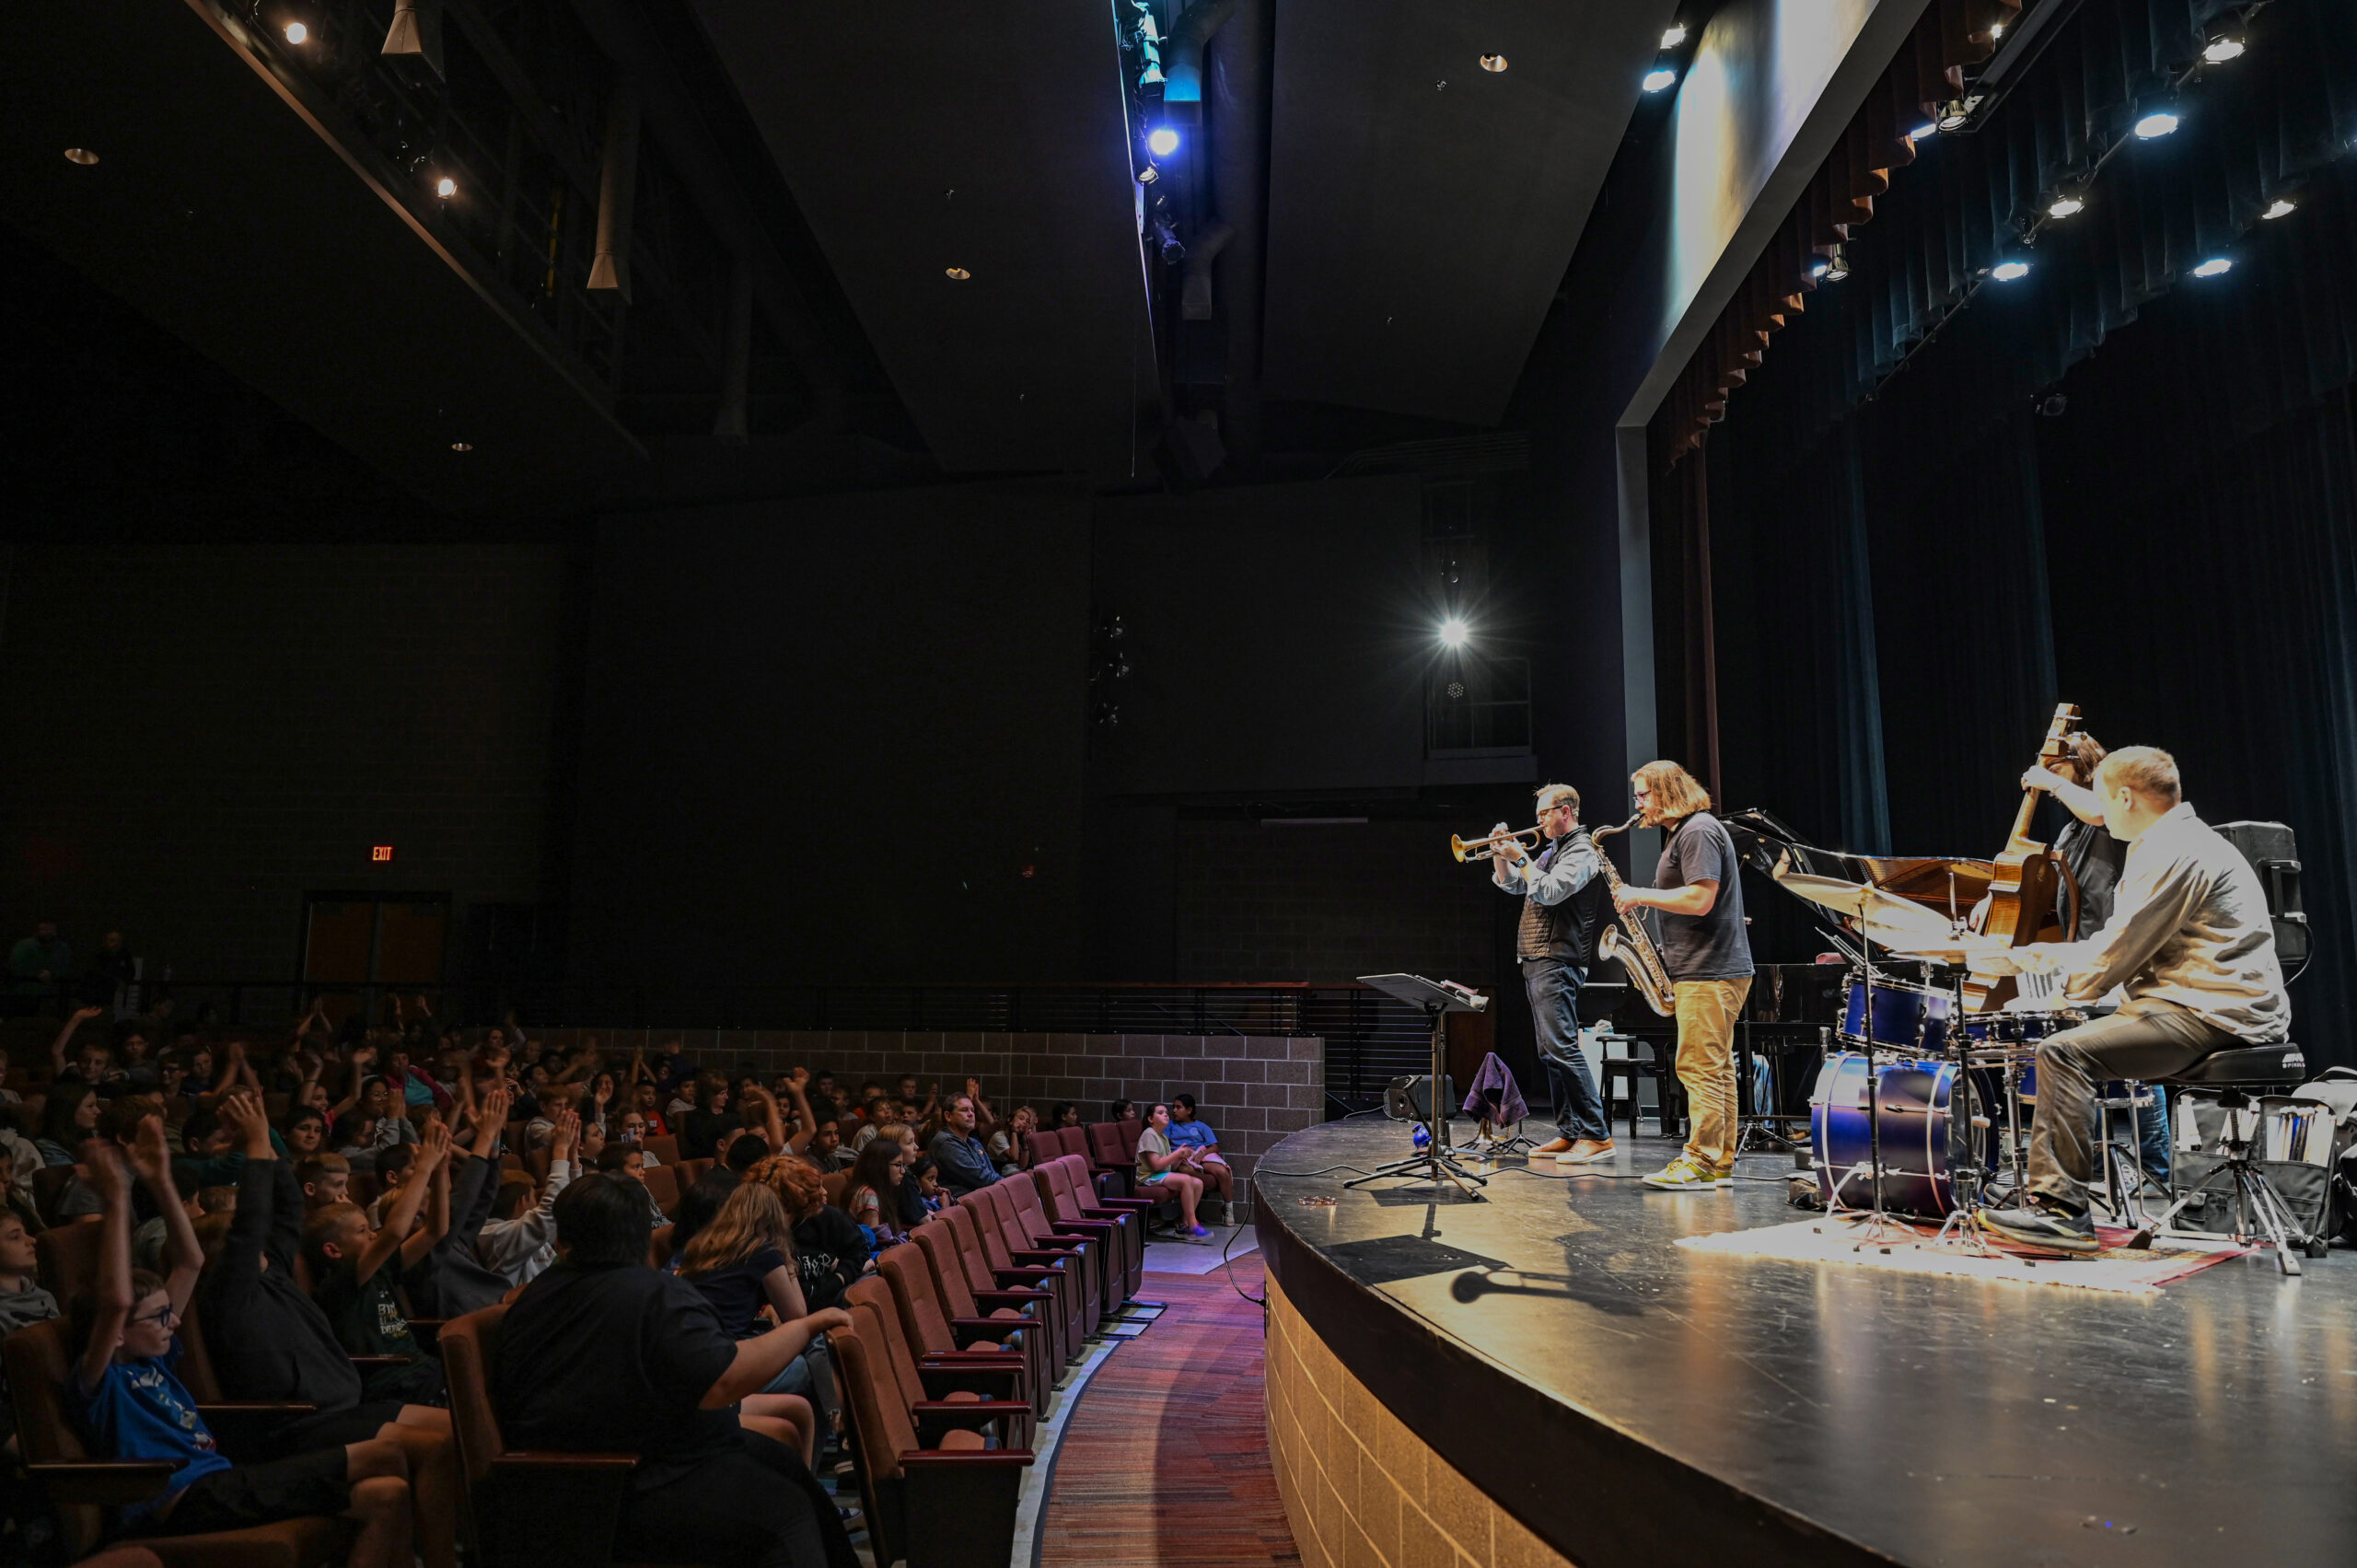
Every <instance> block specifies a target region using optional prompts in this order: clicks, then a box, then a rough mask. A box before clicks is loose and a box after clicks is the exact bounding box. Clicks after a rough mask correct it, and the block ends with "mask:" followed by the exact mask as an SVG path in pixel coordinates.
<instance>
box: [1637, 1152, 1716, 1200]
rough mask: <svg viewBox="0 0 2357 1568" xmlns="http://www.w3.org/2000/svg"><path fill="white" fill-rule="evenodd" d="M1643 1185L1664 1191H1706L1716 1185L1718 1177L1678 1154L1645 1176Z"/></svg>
mask: <svg viewBox="0 0 2357 1568" xmlns="http://www.w3.org/2000/svg"><path fill="white" fill-rule="evenodd" d="M1645 1185H1646V1186H1648V1187H1655V1188H1658V1189H1660V1190H1661V1191H1664V1192H1707V1191H1711V1189H1713V1187H1716V1186H1717V1185H1718V1179H1717V1178H1716V1177H1715V1176H1713V1174H1712V1173H1711V1172H1710V1171H1707V1170H1705V1169H1703V1168H1702V1167H1701V1166H1699V1165H1697V1164H1695V1163H1694V1162H1693V1161H1692V1160H1690V1159H1688V1158H1687V1157H1686V1156H1684V1155H1680V1156H1678V1157H1677V1158H1676V1159H1674V1160H1672V1161H1670V1162H1669V1164H1667V1165H1666V1166H1665V1167H1662V1168H1661V1169H1659V1170H1657V1171H1655V1172H1654V1173H1653V1174H1652V1175H1651V1176H1648V1177H1646V1178H1645Z"/></svg>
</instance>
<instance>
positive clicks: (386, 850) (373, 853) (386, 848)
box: [368, 844, 393, 865]
mask: <svg viewBox="0 0 2357 1568" xmlns="http://www.w3.org/2000/svg"><path fill="white" fill-rule="evenodd" d="M368 858H369V859H370V860H373V861H376V862H377V864H379V865H382V864H384V863H385V862H387V861H389V860H391V859H392V858H393V846H392V845H390V844H370V845H369V846H368Z"/></svg>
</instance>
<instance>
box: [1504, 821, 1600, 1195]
mask: <svg viewBox="0 0 2357 1568" xmlns="http://www.w3.org/2000/svg"><path fill="white" fill-rule="evenodd" d="M1524 831H1525V832H1528V831H1529V830H1528V829H1525V830H1524ZM1538 833H1539V837H1540V838H1541V840H1542V841H1543V847H1541V848H1540V849H1539V850H1538V854H1537V855H1536V856H1535V857H1534V856H1533V855H1532V854H1530V853H1529V852H1527V851H1526V850H1525V849H1524V848H1523V847H1522V842H1521V841H1520V840H1519V839H1517V838H1515V837H1514V836H1513V835H1511V834H1509V833H1508V832H1507V831H1506V825H1505V824H1504V822H1501V823H1499V824H1498V825H1497V827H1496V829H1495V830H1492V833H1491V835H1490V837H1491V839H1492V842H1494V843H1495V844H1496V846H1497V847H1496V849H1495V850H1494V851H1493V852H1492V860H1493V861H1494V863H1495V869H1494V870H1493V871H1492V874H1491V880H1492V881H1493V882H1495V883H1496V884H1497V885H1498V886H1499V887H1501V888H1503V889H1505V890H1506V891H1507V892H1509V893H1512V894H1515V896H1516V897H1518V898H1520V899H1521V900H1522V925H1521V928H1520V929H1519V931H1517V933H1516V934H1515V957H1516V958H1519V959H1520V960H1521V962H1522V984H1523V989H1524V990H1525V991H1526V992H1527V993H1528V994H1529V997H1530V1019H1531V1023H1532V1025H1533V1026H1534V1027H1535V1028H1536V1029H1537V1031H1538V1060H1539V1062H1540V1063H1541V1064H1542V1065H1544V1066H1545V1067H1546V1069H1547V1082H1548V1085H1549V1087H1550V1090H1551V1091H1552V1092H1553V1095H1554V1098H1555V1131H1556V1133H1557V1136H1556V1138H1555V1139H1554V1141H1553V1142H1551V1143H1546V1144H1539V1145H1538V1150H1537V1151H1536V1152H1537V1153H1538V1154H1540V1155H1552V1156H1555V1163H1556V1164H1558V1165H1591V1164H1595V1163H1597V1162H1599V1161H1606V1160H1609V1159H1611V1157H1612V1126H1611V1123H1610V1122H1608V1121H1606V1120H1605V1117H1604V1099H1603V1097H1602V1096H1600V1095H1598V1094H1597V1093H1596V1077H1595V1074H1592V1073H1590V1072H1589V1071H1588V1065H1587V1058H1586V1057H1585V1056H1583V1055H1581V1054H1580V1020H1579V996H1580V987H1581V986H1582V985H1584V984H1585V983H1586V981H1587V970H1588V966H1589V965H1590V964H1592V963H1593V962H1595V959H1596V928H1597V927H1598V926H1599V925H1601V924H1602V923H1603V922H1604V918H1605V907H1606V905H1607V904H1608V902H1609V901H1610V894H1609V892H1608V890H1607V889H1606V887H1605V884H1604V880H1603V878H1602V877H1598V876H1597V875H1596V867H1597V865H1598V864H1599V860H1598V857H1597V854H1596V844H1595V842H1593V841H1592V840H1590V839H1589V837H1588V835H1587V832H1586V830H1585V829H1583V828H1582V827H1581V826H1580V796H1579V791H1577V790H1575V789H1573V787H1572V786H1571V785H1569V784H1549V785H1547V786H1546V787H1544V788H1543V789H1541V790H1539V791H1538Z"/></svg>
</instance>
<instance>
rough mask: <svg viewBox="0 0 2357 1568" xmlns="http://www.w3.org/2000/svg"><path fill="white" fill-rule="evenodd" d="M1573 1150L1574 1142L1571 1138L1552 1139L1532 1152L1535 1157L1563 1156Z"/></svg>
mask: <svg viewBox="0 0 2357 1568" xmlns="http://www.w3.org/2000/svg"><path fill="white" fill-rule="evenodd" d="M1571 1148H1572V1141H1571V1140H1570V1139H1569V1138H1550V1139H1549V1140H1548V1141H1547V1142H1545V1143H1543V1144H1539V1145H1538V1147H1537V1148H1535V1149H1533V1150H1531V1151H1530V1152H1531V1153H1532V1154H1534V1155H1562V1154H1569V1153H1570V1152H1571Z"/></svg>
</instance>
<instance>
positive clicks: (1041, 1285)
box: [935, 1203, 1081, 1372]
mask: <svg viewBox="0 0 2357 1568" xmlns="http://www.w3.org/2000/svg"><path fill="white" fill-rule="evenodd" d="M935 1218H936V1219H938V1220H940V1221H941V1222H942V1224H944V1225H947V1226H949V1228H950V1231H951V1233H952V1234H953V1235H955V1236H956V1237H957V1238H958V1253H959V1256H960V1257H961V1258H962V1259H963V1260H965V1262H966V1265H967V1269H966V1278H967V1279H968V1280H969V1281H970V1282H971V1283H972V1284H973V1287H974V1294H975V1295H976V1297H977V1298H978V1299H979V1298H980V1297H981V1293H982V1292H983V1291H984V1290H985V1289H995V1290H1010V1289H1011V1290H1039V1291H1044V1292H1046V1293H1047V1296H1048V1300H1047V1303H1046V1306H1045V1307H1044V1308H1043V1312H1042V1316H1043V1317H1044V1318H1046V1319H1047V1325H1048V1327H1049V1329H1050V1330H1051V1338H1052V1339H1053V1341H1054V1350H1055V1359H1056V1365H1057V1367H1058V1369H1059V1372H1061V1370H1062V1367H1064V1366H1065V1365H1068V1364H1070V1363H1071V1362H1072V1361H1073V1359H1074V1357H1076V1356H1078V1355H1079V1354H1080V1342H1081V1334H1080V1329H1079V1325H1078V1323H1077V1322H1076V1320H1075V1317H1074V1314H1075V1312H1076V1310H1077V1307H1078V1302H1077V1300H1076V1292H1075V1289H1074V1287H1075V1286H1076V1285H1077V1284H1078V1283H1079V1282H1078V1281H1076V1280H1074V1278H1073V1277H1072V1274H1071V1272H1070V1271H1069V1270H1067V1269H1066V1268H1065V1267H1064V1266H1063V1265H1062V1260H1058V1261H1056V1262H1053V1263H1017V1262H1016V1261H1015V1260H1014V1259H1013V1258H1012V1257H1010V1256H1009V1255H1008V1253H1007V1249H1006V1243H1005V1242H1004V1240H1003V1239H1001V1238H1000V1237H999V1236H998V1233H997V1229H996V1227H995V1226H994V1225H993V1226H988V1227H986V1226H985V1225H983V1223H982V1219H981V1216H979V1215H978V1214H976V1213H975V1211H973V1210H971V1209H969V1208H966V1207H965V1206H963V1205H962V1204H958V1203H952V1204H950V1205H949V1206H948V1207H946V1208H945V1209H943V1210H942V1211H941V1213H940V1214H937V1215H935ZM986 1229H987V1230H988V1232H989V1234H988V1235H987V1236H985V1234H984V1232H985V1230H986ZM977 1260H979V1264H978V1263H977Z"/></svg>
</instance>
